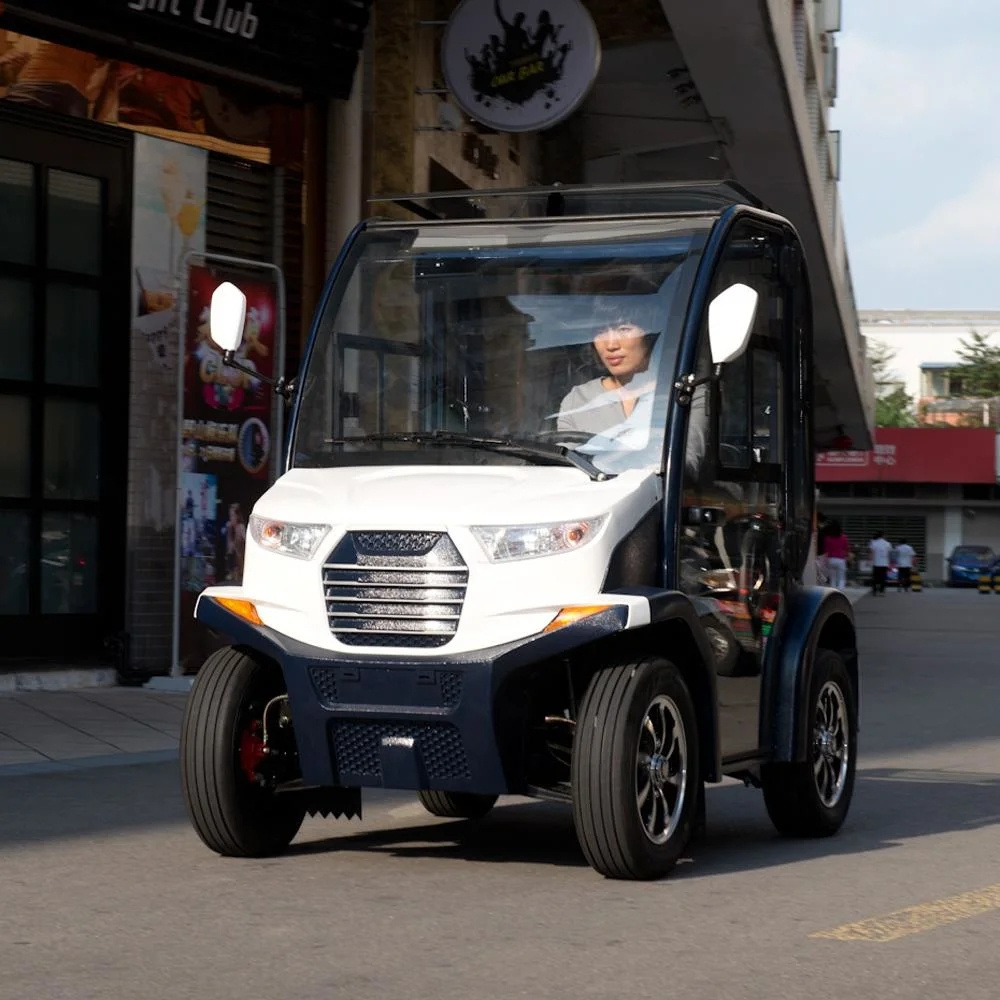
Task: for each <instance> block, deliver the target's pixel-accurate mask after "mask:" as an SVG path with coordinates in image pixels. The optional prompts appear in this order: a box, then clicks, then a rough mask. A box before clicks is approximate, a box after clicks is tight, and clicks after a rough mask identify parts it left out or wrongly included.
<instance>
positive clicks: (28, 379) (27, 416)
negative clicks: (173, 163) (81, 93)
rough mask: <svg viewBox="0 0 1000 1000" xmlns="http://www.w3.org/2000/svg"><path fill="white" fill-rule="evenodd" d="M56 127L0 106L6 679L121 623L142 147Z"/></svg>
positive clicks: (0, 480) (0, 587)
mask: <svg viewBox="0 0 1000 1000" xmlns="http://www.w3.org/2000/svg"><path fill="white" fill-rule="evenodd" d="M56 127H57V128H58V131H56ZM56 127H50V126H49V125H48V124H47V123H46V122H45V121H44V120H42V121H36V120H35V118H34V116H32V117H31V118H30V119H29V118H28V116H26V115H25V116H22V115H21V114H19V113H18V114H14V113H10V112H8V111H5V110H3V109H2V108H0V427H3V434H2V435H0V635H2V639H0V670H2V669H3V667H4V665H5V663H9V662H10V661H12V660H21V659H25V658H30V659H32V660H34V659H39V660H49V661H52V662H59V661H61V662H73V663H77V662H86V661H89V660H92V659H93V658H94V657H95V656H96V655H98V654H99V653H100V652H101V650H102V647H103V646H104V644H105V642H106V640H107V639H108V638H109V637H110V636H112V635H114V634H115V633H116V632H118V631H119V630H120V629H121V628H122V622H123V605H124V597H123V595H124V582H123V581H124V576H125V568H126V567H125V494H126V469H127V461H126V457H127V426H128V425H127V403H128V369H129V359H128V354H129V336H128V329H129V322H128V316H129V308H128V306H129V301H128V300H129V295H130V291H129V290H130V287H131V283H130V280H129V256H128V255H129V231H130V230H129V180H128V178H129V177H130V176H131V152H130V150H131V135H129V134H128V133H121V132H117V131H116V130H112V129H104V128H101V127H93V126H89V125H84V124H82V123H81V124H80V125H79V126H77V125H76V123H74V122H72V121H67V120H66V119H59V121H58V125H57V126H56Z"/></svg>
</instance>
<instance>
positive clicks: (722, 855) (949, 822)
mask: <svg viewBox="0 0 1000 1000" xmlns="http://www.w3.org/2000/svg"><path fill="white" fill-rule="evenodd" d="M708 803H709V805H708V829H707V831H706V833H705V835H704V836H703V837H702V838H701V839H700V840H698V841H697V842H695V843H693V844H692V845H691V847H690V849H689V851H688V855H689V860H690V863H686V864H682V865H681V866H680V867H678V869H677V870H676V873H675V874H674V875H673V876H672V877H674V878H693V877H702V878H704V877H710V876H717V875H723V874H726V873H728V872H735V871H746V870H750V869H758V868H769V867H774V866H779V865H786V864H792V863H797V862H801V861H808V860H811V859H813V858H820V857H826V856H830V855H849V854H866V853H868V852H870V851H883V850H890V849H892V848H894V847H896V846H898V845H899V844H900V843H901V842H903V841H906V840H911V839H914V838H918V837H923V836H929V835H933V834H939V833H951V832H957V831H962V830H973V829H977V828H981V827H986V826H991V825H994V824H1000V776H997V775H968V774H960V773H951V772H940V771H895V770H871V771H865V772H863V773H862V774H860V775H859V780H858V784H857V787H856V790H855V799H854V803H853V807H852V811H851V813H850V815H849V816H848V821H847V823H846V824H845V826H844V828H843V829H842V830H841V832H840V833H839V834H838V835H837V836H835V837H830V838H823V839H819V840H793V839H788V838H784V837H780V836H779V835H778V834H777V833H776V832H775V831H774V828H773V827H772V826H771V823H770V820H769V819H768V818H767V814H766V812H765V810H764V805H763V798H762V796H761V794H760V793H759V792H752V791H748V790H746V789H743V788H740V787H738V786H735V785H727V786H725V787H722V788H717V789H713V790H712V791H711V792H710V793H709V796H708ZM328 851H329V852H331V853H338V854H340V853H345V852H346V853H352V852H358V853H365V854H372V853H386V854H389V855H391V856H393V857H399V858H406V857H420V858H433V859H436V860H453V861H463V862H478V863H481V864H509V863H516V864H529V865H555V866H563V867H580V866H583V865H585V864H586V861H585V859H584V857H583V854H582V853H581V851H580V848H579V846H578V844H577V842H576V837H575V834H574V831H573V821H572V816H571V813H570V810H569V807H567V806H559V805H553V804H550V803H536V802H531V803H520V802H518V803H516V804H511V805H501V806H500V807H498V808H497V809H495V810H494V812H493V813H492V814H491V815H490V816H489V817H488V818H487V819H486V820H484V821H482V822H479V823H472V822H465V821H456V822H445V823H434V822H433V821H431V820H430V819H428V823H427V824H423V823H414V824H410V825H406V826H402V827H394V828H391V829H381V830H374V831H370V832H369V831H366V832H359V833H353V834H351V833H346V832H345V833H344V834H343V835H340V836H332V837H329V838H325V839H323V840H318V841H311V842H306V843H301V844H294V845H293V846H292V848H291V849H290V851H289V854H290V855H291V856H302V855H313V854H321V853H325V852H328Z"/></svg>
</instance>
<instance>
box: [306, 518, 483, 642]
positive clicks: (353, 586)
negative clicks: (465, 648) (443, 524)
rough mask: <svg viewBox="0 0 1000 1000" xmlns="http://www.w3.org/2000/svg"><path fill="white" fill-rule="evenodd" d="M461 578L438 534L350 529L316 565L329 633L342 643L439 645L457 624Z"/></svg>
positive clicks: (457, 559)
mask: <svg viewBox="0 0 1000 1000" xmlns="http://www.w3.org/2000/svg"><path fill="white" fill-rule="evenodd" d="M468 582H469V571H468V568H467V567H466V565H465V562H464V560H463V559H462V557H461V555H460V554H459V551H458V549H457V548H455V544H454V542H452V540H451V539H450V538H449V537H448V536H447V535H445V534H441V533H440V532H422V531H358V532H352V533H350V534H347V535H345V536H344V538H342V539H341V541H340V542H339V543H338V545H337V547H336V548H335V549H334V551H333V552H332V553H330V556H329V558H328V559H327V561H326V563H325V565H324V566H323V593H324V597H325V599H326V611H327V619H328V621H329V624H330V631H331V632H332V633H333V634H334V635H335V636H336V637H337V639H338V640H339V641H340V642H342V643H345V644H346V645H349V646H406V647H410V648H425V649H427V648H434V647H437V646H443V645H444V644H445V643H447V642H449V641H450V640H451V638H452V636H453V635H454V634H455V632H456V631H457V629H458V620H459V618H460V616H461V613H462V605H463V603H464V601H465V590H466V587H467V585H468Z"/></svg>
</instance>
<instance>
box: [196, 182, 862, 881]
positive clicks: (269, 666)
mask: <svg viewBox="0 0 1000 1000" xmlns="http://www.w3.org/2000/svg"><path fill="white" fill-rule="evenodd" d="M465 197H468V193H467V192H466V194H465ZM477 197H478V195H477ZM513 197H514V196H513V194H512V193H510V192H507V193H506V197H505V198H501V197H499V196H496V197H495V198H494V199H491V198H490V197H489V196H486V195H484V196H483V198H482V200H481V202H480V203H479V204H480V205H485V206H486V207H485V208H484V209H482V211H483V213H484V216H483V217H481V218H472V219H465V218H463V219H454V218H452V219H449V218H443V219H442V218H419V219H418V220H417V221H413V222H405V221H386V220H375V221H370V222H367V223H363V224H362V225H360V226H359V227H358V228H357V229H356V230H355V232H354V233H353V234H352V236H351V237H350V239H349V240H348V241H347V243H346V245H345V247H344V248H343V250H342V252H341V254H340V257H339V260H338V261H337V263H336V265H335V267H334V269H333V272H332V274H331V276H330V279H329V282H328V285H327V287H326V289H325V291H324V293H323V296H322V302H321V304H320V307H319V309H318V312H317V316H316V319H315V322H314V325H313V329H312V333H311V338H310V343H309V346H308V350H307V352H306V356H305V358H304V361H303V364H302V369H301V372H300V374H299V376H298V378H297V379H296V380H295V383H294V384H293V385H286V384H284V383H283V382H279V384H278V385H277V389H278V390H279V391H280V392H282V393H283V394H285V395H287V396H289V397H290V399H291V401H292V410H291V419H290V427H289V435H288V445H287V455H286V457H285V462H284V471H283V473H282V474H281V475H280V477H279V478H278V479H277V481H276V482H275V483H274V485H273V486H272V487H271V488H270V489H269V490H268V491H267V492H266V493H265V494H264V495H263V496H262V497H261V499H260V500H259V501H258V502H257V504H256V506H255V507H254V510H253V514H252V517H251V519H250V522H249V533H248V538H247V542H246V555H245V570H244V576H243V580H242V583H241V584H240V585H238V586H226V587H210V588H208V589H206V590H205V591H204V592H203V593H202V594H201V595H200V597H199V599H198V603H197V608H196V612H195V615H196V618H197V619H198V620H199V621H200V622H202V623H204V625H205V626H207V627H208V628H209V629H212V630H214V631H215V632H216V633H219V634H222V635H224V636H225V637H226V641H228V642H229V643H230V644H229V645H226V646H224V647H223V648H221V649H220V650H219V651H217V652H215V653H213V654H212V655H211V656H209V658H208V659H207V660H206V661H205V663H204V665H203V666H202V667H201V669H200V671H199V672H198V675H197V677H196V679H195V682H194V685H193V689H192V691H191V694H190V699H189V702H188V705H187V710H186V715H185V719H184V723H183V732H182V738H181V767H182V779H183V789H184V796H185V800H186V804H187V808H188V811H189V814H190V817H191V819H192V821H193V824H194V827H195V829H196V831H197V832H198V834H199V835H200V836H201V838H202V840H203V841H204V842H205V843H206V844H207V845H208V846H209V847H210V848H211V849H213V850H214V851H217V852H218V853H220V854H223V855H235V856H254V857H256V856H263V855H272V854H276V853H279V852H281V851H282V850H283V849H285V848H286V847H287V846H288V845H289V843H290V842H291V841H292V839H293V838H294V837H295V835H296V833H297V831H298V830H299V827H300V825H301V823H302V821H303V818H304V816H305V815H306V814H313V815H314V814H320V815H324V816H330V815H332V816H336V817H348V818H349V817H355V816H359V815H360V814H361V803H362V794H363V790H364V789H366V788H387V789H408V790H412V791H414V792H416V793H417V794H418V795H419V798H420V801H421V802H422V803H423V805H424V806H425V807H426V809H427V810H428V811H429V812H430V813H432V814H433V815H435V816H442V817H454V818H462V819H466V820H479V819H482V818H483V817H485V816H486V814H487V813H488V812H489V811H490V809H491V808H492V807H493V806H494V804H495V803H496V801H497V798H498V796H501V795H519V796H534V797H539V798H547V799H554V800H559V801H563V802H566V803H567V804H568V805H570V806H571V808H572V814H573V819H574V823H575V829H576V833H577V836H578V839H579V842H580V845H581V847H582V850H583V852H584V854H585V855H586V858H587V859H588V861H589V862H590V864H591V865H592V866H593V868H594V869H596V870H597V871H598V872H600V873H602V874H603V875H605V876H608V877H613V878H623V879H650V878H656V877H660V876H663V875H665V874H666V873H667V872H668V871H669V870H670V869H671V868H672V866H673V865H674V864H675V862H676V861H677V859H678V857H679V855H680V854H681V852H682V851H683V850H684V849H685V847H686V845H687V844H688V842H689V840H690V838H691V836H692V833H693V831H695V830H696V829H697V828H698V827H699V825H700V823H701V818H702V814H703V810H704V789H705V784H706V783H715V782H720V781H721V780H722V779H723V778H724V777H726V776H730V777H735V778H737V779H741V780H743V781H744V782H745V783H746V784H747V785H753V786H755V787H758V788H761V789H762V790H763V795H764V799H765V802H766V806H767V810H768V813H769V815H770V817H771V819H772V820H773V822H774V824H775V826H776V827H777V828H778V830H780V831H781V832H782V833H785V834H789V835H797V836H806V837H813V836H824V835H829V834H833V833H834V832H836V831H837V830H838V829H839V828H840V826H841V824H842V823H843V821H844V818H845V816H846V814H847V811H848V808H849V805H850V802H851V796H852V791H853V785H854V776H855V763H856V741H857V730H858V688H859V676H858V655H857V643H856V639H855V626H854V620H853V616H852V611H851V606H850V604H849V602H848V601H847V600H846V599H845V597H844V596H843V595H842V594H840V593H839V592H837V591H834V590H829V589H824V588H819V587H816V586H812V585H810V584H809V582H808V578H807V577H808V568H809V567H810V566H811V565H812V558H811V557H810V552H811V546H812V541H813V520H814V484H813V439H812V427H811V398H812V388H811V369H812V332H811V330H812V327H811V324H812V311H811V304H810V292H809V281H808V274H807V269H806V261H805V258H804V255H803V252H802V248H801V245H800V242H799V239H798V237H797V235H796V233H795V230H794V228H793V227H792V226H791V225H790V224H789V222H788V221H786V220H785V219H783V218H780V217H779V216H777V215H775V214H773V213H771V212H769V211H767V210H765V209H764V208H762V207H761V206H760V205H759V203H757V202H756V201H755V199H754V198H753V197H752V196H751V195H749V194H748V193H747V192H744V191H742V190H740V189H739V188H737V187H736V186H735V185H731V184H705V185H697V186H690V187H685V186H684V185H671V184H667V185H659V186H653V187H636V188H627V187H617V188H613V189H611V188H607V189H594V188H585V187H579V188H578V187H564V188H558V189H531V190H529V191H525V192H521V193H519V194H518V195H517V201H518V206H519V207H518V209H517V211H516V212H511V211H509V210H508V208H507V206H509V205H510V204H511V200H512V198H513ZM434 199H435V200H434V204H435V205H438V206H440V205H441V204H443V203H445V202H446V199H442V196H440V195H437V194H435V195H434ZM407 204H412V205H416V203H415V202H414V203H410V202H408V203H407ZM418 207H419V206H418ZM491 212H493V213H499V214H500V215H502V217H496V218H493V217H490V213H491ZM431 214H432V213H430V212H429V211H425V212H424V215H431ZM244 312H245V299H244V298H243V295H242V293H241V292H240V291H239V290H238V289H237V288H236V287H235V286H234V285H232V284H223V285H221V286H220V287H219V289H218V290H217V292H216V294H215V297H214V299H213V307H212V314H211V328H212V336H213V338H214V339H215V342H216V344H217V346H218V347H219V348H220V349H221V350H222V351H223V352H224V358H225V360H226V361H227V362H229V363H234V362H235V363H236V364H237V365H238V364H239V362H238V361H236V360H235V357H234V353H233V352H234V350H235V348H237V347H238V345H239V343H240V339H241V337H242V330H243V323H244Z"/></svg>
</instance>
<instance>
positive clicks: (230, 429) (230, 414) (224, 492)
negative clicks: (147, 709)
mask: <svg viewBox="0 0 1000 1000" xmlns="http://www.w3.org/2000/svg"><path fill="white" fill-rule="evenodd" d="M223 281H232V282H233V283H234V284H236V285H238V286H239V288H240V289H241V290H242V291H243V294H244V295H246V297H247V319H246V326H245V327H244V333H243V343H242V345H241V346H240V348H239V350H238V351H237V354H236V357H237V360H239V361H240V362H241V363H242V364H243V365H245V366H246V367H248V368H250V369H252V370H253V371H256V372H259V373H260V374H261V375H263V376H265V377H268V378H270V377H275V376H276V375H277V374H280V373H279V372H278V370H277V369H278V361H279V359H280V349H281V341H280V336H281V317H280V315H279V312H280V299H279V294H278V284H277V274H276V272H274V271H270V272H264V271H260V272H258V273H256V274H253V275H252V276H248V273H247V272H245V271H243V270H240V271H234V270H232V269H231V268H227V267H225V266H221V265H218V264H215V263H208V262H206V263H205V264H192V265H191V266H189V267H188V282H187V295H188V300H187V310H186V323H185V325H186V329H185V332H184V368H183V380H184V382H183V407H182V413H181V421H182V423H181V482H180V512H179V533H180V539H179V541H180V544H179V554H180V594H179V599H178V613H179V623H178V628H179V646H178V662H179V664H180V666H181V669H182V671H183V672H184V673H196V672H197V671H198V668H199V667H200V666H201V664H202V662H203V661H204V659H205V657H206V656H208V654H209V653H211V652H212V650H214V649H216V648H217V647H218V646H219V645H222V643H223V640H221V639H216V638H215V637H213V636H212V634H211V633H210V632H209V631H208V630H207V629H206V628H205V627H204V626H202V625H200V624H198V623H197V622H196V621H195V620H194V618H193V615H194V606H195V601H196V600H197V597H198V594H199V593H200V592H201V590H202V589H204V588H205V587H212V586H216V585H217V584H227V583H233V584H238V583H240V582H241V581H242V579H243V555H244V551H245V548H246V535H247V530H248V529H247V520H248V518H249V516H250V511H251V509H252V508H253V505H254V504H255V503H256V501H257V500H258V498H259V497H260V495H261V494H262V493H263V492H264V491H265V490H266V489H267V488H268V486H269V485H270V483H271V481H272V479H273V475H274V470H275V466H274V462H275V459H276V456H277V452H278V451H280V448H279V442H278V441H276V440H275V439H276V437H277V436H278V428H277V427H276V422H275V419H274V418H275V410H276V401H275V394H274V392H273V390H272V389H271V387H270V386H269V385H267V384H266V383H265V382H264V381H263V380H261V379H259V378H255V377H254V376H253V375H250V374H247V373H246V372H242V371H239V370H238V369H236V368H233V367H230V366H226V365H224V364H223V360H222V353H221V352H220V351H219V349H218V348H217V347H216V346H215V344H214V343H213V341H212V339H211V337H210V336H209V307H210V304H211V301H212V293H213V292H214V291H215V289H216V288H218V286H219V285H220V284H222V282H223Z"/></svg>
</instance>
